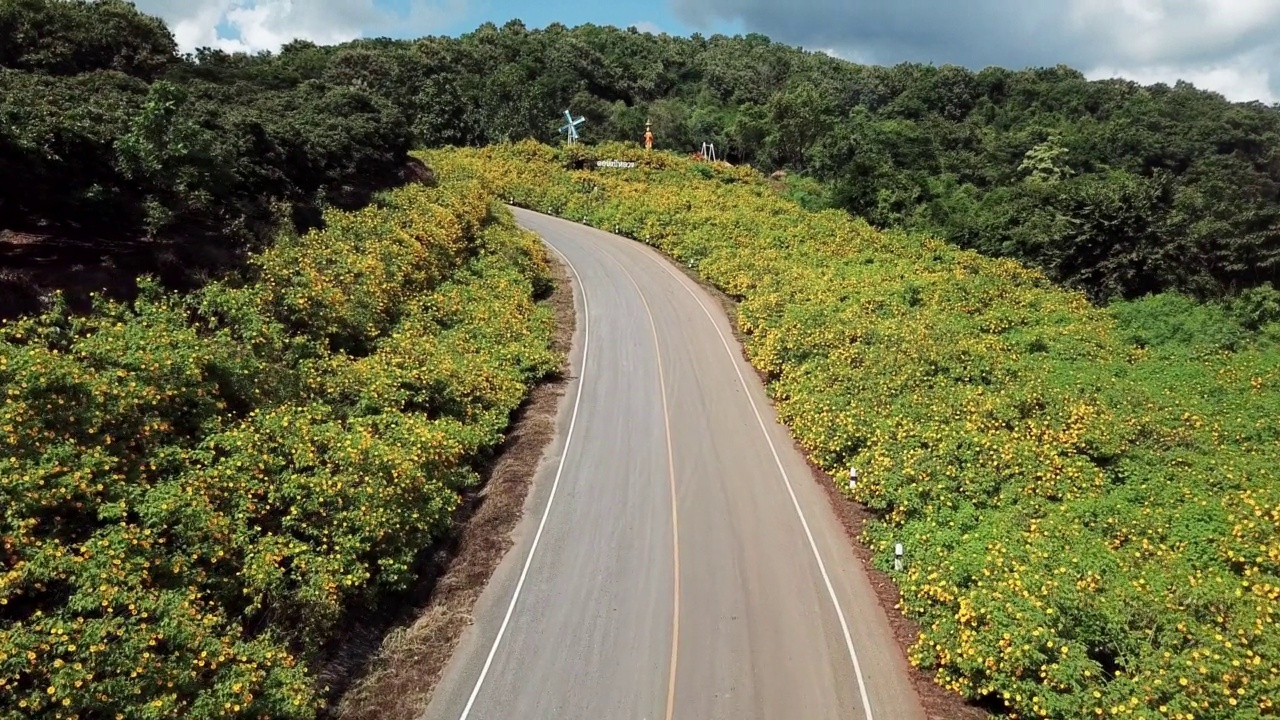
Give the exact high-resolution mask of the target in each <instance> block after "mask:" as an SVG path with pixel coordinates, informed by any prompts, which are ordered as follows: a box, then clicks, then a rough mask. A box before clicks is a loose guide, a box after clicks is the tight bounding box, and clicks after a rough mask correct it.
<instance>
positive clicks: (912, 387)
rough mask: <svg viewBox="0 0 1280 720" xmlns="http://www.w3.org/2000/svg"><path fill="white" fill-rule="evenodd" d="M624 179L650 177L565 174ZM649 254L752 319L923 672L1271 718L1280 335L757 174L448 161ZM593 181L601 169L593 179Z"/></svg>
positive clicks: (1010, 700)
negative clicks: (909, 632)
mask: <svg viewBox="0 0 1280 720" xmlns="http://www.w3.org/2000/svg"><path fill="white" fill-rule="evenodd" d="M583 156H585V158H586V159H588V160H590V159H593V158H601V159H625V160H632V161H635V162H638V163H639V167H638V168H636V169H634V170H627V169H605V168H600V169H594V170H592V169H588V170H570V169H567V168H568V167H570V166H573V165H575V164H577V163H576V162H575V160H576V159H577V158H579V157H583ZM428 159H429V161H430V162H431V163H432V164H433V166H435V167H437V168H438V169H439V170H440V171H441V172H442V174H443V175H445V176H450V175H456V176H461V177H477V178H482V181H483V182H485V183H487V184H489V185H491V186H492V187H494V188H495V189H496V190H497V192H499V193H500V194H502V195H503V196H504V197H507V198H509V199H510V200H511V201H512V202H514V203H515V204H517V205H522V206H525V207H530V208H534V209H538V210H541V211H544V212H549V213H553V214H557V215H561V216H563V217H566V218H572V219H574V220H584V219H585V221H586V222H588V223H590V224H592V225H595V226H597V227H600V228H603V229H607V230H610V231H614V232H619V233H623V234H625V235H628V236H631V237H633V238H636V239H638V240H641V241H643V242H646V243H649V244H651V245H653V246H655V247H657V248H659V249H661V250H663V251H664V252H666V253H667V254H669V255H670V256H671V257H672V258H674V259H675V260H677V261H679V262H680V263H682V264H686V265H688V266H689V267H690V268H691V269H693V270H694V271H696V272H697V273H698V274H699V275H701V276H702V277H703V278H704V279H705V280H707V281H708V282H710V283H713V284H714V285H716V286H717V287H719V288H720V289H722V290H723V291H725V292H726V293H728V294H729V295H731V296H732V297H734V298H736V299H737V300H738V301H740V305H739V309H738V324H739V326H740V328H741V330H742V331H743V332H745V333H746V334H747V336H748V340H747V343H746V348H747V354H748V356H749V359H750V361H751V362H752V364H753V365H755V367H756V368H757V369H759V370H760V371H761V372H763V373H764V374H765V375H766V376H767V377H768V379H769V381H770V385H769V387H770V392H771V394H772V396H773V398H774V400H775V403H776V404H777V407H778V412H779V415H780V417H781V418H782V420H783V421H784V422H786V423H787V424H788V425H789V426H790V428H791V430H792V432H793V433H794V435H795V437H796V438H797V440H798V441H799V442H800V443H801V445H802V446H803V447H804V448H805V449H806V451H807V452H808V453H809V454H810V456H811V457H812V459H813V460H814V461H815V462H816V463H817V464H818V465H820V466H821V467H822V468H824V469H825V470H827V471H828V472H829V473H830V474H831V476H832V478H833V479H834V481H836V482H839V483H841V484H843V483H844V478H845V477H846V475H847V472H848V468H849V467H856V468H858V469H859V477H860V480H859V483H858V485H857V488H856V489H855V490H854V491H853V492H852V496H853V497H854V498H855V499H857V500H858V501H859V502H861V503H864V504H865V505H866V506H868V507H869V508H871V509H872V510H873V511H874V512H875V514H876V517H877V520H876V521H875V522H873V523H872V524H871V525H870V526H869V527H868V529H867V531H866V534H865V541H866V542H867V543H868V544H869V546H870V547H871V548H872V549H873V550H874V551H875V555H876V558H877V562H878V563H879V564H880V565H881V567H884V568H887V567H889V566H891V558H892V547H893V544H894V543H896V542H902V543H904V544H905V546H906V547H907V548H908V558H909V559H908V566H907V570H906V572H905V573H903V574H900V575H896V580H897V582H898V584H899V585H900V588H901V590H902V592H903V598H904V600H903V606H902V609H903V611H904V612H906V613H907V614H908V616H910V617H912V618H915V619H916V620H917V621H918V622H919V624H920V628H921V635H920V638H919V641H918V642H917V643H916V645H915V646H914V648H913V649H912V654H911V658H912V661H913V662H914V663H916V664H918V665H919V666H921V667H925V668H928V669H930V670H932V671H933V672H934V673H935V675H936V678H937V680H938V682H939V683H941V684H942V685H944V686H946V687H948V688H951V689H952V690H955V691H956V692H958V693H960V694H962V695H964V696H965V697H967V698H970V699H972V700H973V701H975V702H978V703H981V704H982V705H984V706H986V707H988V708H990V709H992V710H997V711H1000V712H1004V713H1008V714H1009V715H1010V716H1011V717H1013V716H1017V717H1041V718H1060V719H1061V720H1068V719H1075V718H1080V717H1085V716H1097V717H1105V716H1112V715H1131V716H1134V717H1168V718H1177V717H1196V718H1222V719H1224V720H1225V719H1226V718H1233V719H1239V718H1263V717H1273V716H1274V714H1275V712H1276V708H1275V705H1274V702H1275V698H1276V696H1277V694H1280V628H1278V627H1277V625H1276V621H1277V614H1280V544H1278V543H1277V538H1278V537H1280V534H1278V533H1280V482H1278V480H1280V478H1277V475H1276V465H1275V460H1276V458H1277V457H1280V422H1278V420H1277V419H1278V418H1280V370H1278V368H1280V343H1277V339H1278V338H1280V334H1277V331H1280V328H1277V327H1275V326H1274V325H1272V326H1271V327H1270V328H1269V334H1263V335H1257V334H1251V333H1249V332H1247V331H1245V330H1244V329H1243V328H1242V327H1241V326H1239V325H1238V324H1234V323H1233V321H1232V320H1231V319H1230V318H1229V317H1228V316H1226V315H1225V314H1224V313H1223V312H1222V311H1221V310H1213V309H1210V308H1205V307H1202V306H1197V305H1196V304H1194V303H1192V302H1190V301H1188V300H1186V299H1184V298H1179V297H1178V296H1174V295H1170V296H1161V297H1157V298H1153V299H1149V300H1146V301H1144V302H1141V303H1134V304H1120V305H1116V306H1113V308H1111V309H1109V310H1099V309H1096V308H1094V307H1091V306H1090V304H1089V302H1088V300H1087V299H1086V297H1085V296H1084V295H1083V294H1080V293H1076V292H1069V291H1065V290H1062V289H1058V288H1055V287H1054V286H1053V285H1052V284H1051V283H1050V282H1049V281H1048V280H1047V279H1046V278H1045V277H1044V275H1043V274H1041V273H1039V272H1037V271H1034V270H1028V269H1025V268H1023V267H1020V266H1019V265H1017V264H1016V263H1013V262H1010V261H1008V260H999V259H991V258H986V257H983V256H981V255H978V254H975V253H973V252H970V251H964V250H960V249H958V248H956V247H954V246H951V245H948V244H947V243H944V242H941V241H939V240H936V239H932V238H928V237H926V236H915V235H910V236H909V235H903V234H884V233H880V232H877V231H876V230H874V229H873V228H871V227H870V226H868V225H867V224H865V223H863V222H860V221H855V220H850V219H849V218H848V217H846V216H844V215H843V213H839V212H835V211H830V210H828V211H824V212H817V213H815V212H811V211H808V210H805V209H803V208H802V207H801V206H799V205H798V204H796V203H795V202H793V201H791V200H789V199H786V198H784V197H780V196H779V193H778V190H777V189H776V188H775V187H774V186H772V185H771V184H770V183H769V182H767V181H766V180H765V179H764V178H762V177H760V176H758V175H757V174H756V173H754V172H752V171H750V170H746V169H742V168H732V167H728V166H725V165H711V164H705V163H697V162H692V161H689V160H686V159H679V158H675V157H672V156H670V155H666V154H646V153H645V152H644V151H642V150H638V149H635V147H634V146H632V147H624V146H618V145H612V146H600V147H597V148H581V147H579V148H578V149H576V150H573V149H571V150H566V151H556V150H553V149H551V148H548V147H545V146H540V145H536V144H533V143H525V144H521V145H516V146H501V147H494V148H490V149H485V150H459V151H444V152H435V153H429V154H428ZM589 164H590V163H588V165H589Z"/></svg>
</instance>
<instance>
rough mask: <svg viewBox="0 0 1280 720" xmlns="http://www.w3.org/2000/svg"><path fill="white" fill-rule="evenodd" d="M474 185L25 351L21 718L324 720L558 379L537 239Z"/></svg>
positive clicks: (11, 598)
mask: <svg viewBox="0 0 1280 720" xmlns="http://www.w3.org/2000/svg"><path fill="white" fill-rule="evenodd" d="M496 210H497V212H496V214H495V208H494V206H493V205H492V197H491V196H490V195H488V194H486V193H485V192H484V191H483V190H482V189H481V188H480V187H479V186H478V185H476V184H474V183H460V184H451V185H449V186H448V187H446V188H443V189H439V190H431V189H426V188H422V187H417V186H415V187H408V188H405V189H402V190H398V191H395V192H394V193H391V194H390V195H388V196H387V198H386V200H385V201H384V202H383V203H382V204H380V205H377V206H371V207H369V208H366V209H364V210H361V211H359V212H354V213H340V212H334V213H330V214H329V215H328V217H327V225H328V227H327V229H326V230H324V231H323V232H312V233H309V234H307V235H305V236H302V237H295V236H285V237H282V238H280V239H279V240H278V241H277V242H276V243H275V245H274V246H273V247H271V248H270V249H268V250H267V251H265V252H264V253H262V254H261V255H259V256H256V257H255V258H254V259H253V263H252V264H253V267H254V271H253V273H252V277H251V279H249V280H248V281H246V282H236V281H234V280H228V281H224V282H218V283H214V284H211V285H209V286H207V287H206V288H205V289H203V290H201V291H199V292H197V293H195V294H192V295H189V296H179V295H174V294H166V293H163V292H161V291H160V290H158V289H157V288H155V287H154V286H150V287H147V288H145V289H144V292H143V293H142V297H141V298H140V299H139V301H138V303H137V304H136V306H135V307H133V308H129V307H126V306H123V305H119V304H110V303H103V304H101V305H100V307H99V308H98V310H97V311H96V312H95V313H93V314H92V315H90V316H88V317H74V316H71V315H69V314H67V313H65V312H63V311H60V310H55V311H53V312H50V313H48V314H45V315H42V316H39V317H33V318H28V319H25V320H23V321H20V322H16V323H11V324H7V325H4V326H3V327H0V388H3V392H4V395H3V396H2V397H0V430H2V432H0V478H3V479H4V480H3V482H0V717H3V718H13V719H14V720H17V719H18V718H73V717H79V718H112V717H121V718H215V717H216V718H261V717H269V718H309V717H313V716H314V715H315V713H316V710H317V697H318V695H317V693H318V689H317V688H316V687H315V679H314V676H313V674H312V671H313V667H312V661H313V660H314V659H315V657H316V652H317V650H318V649H319V648H320V647H321V645H322V644H323V643H324V642H325V641H326V640H328V639H329V638H331V637H332V636H333V635H334V632H335V630H336V629H337V628H338V626H339V624H340V622H341V620H342V617H343V615H344V614H345V613H350V612H357V613H358V612H360V611H361V609H362V608H367V607H369V606H370V605H371V604H372V603H374V602H375V601H376V600H377V599H378V598H379V597H382V596H384V595H385V594H386V593H388V592H391V591H396V590H399V589H403V588H405V587H406V586H407V585H408V583H409V582H410V581H411V580H412V577H413V574H412V573H413V563H414V559H415V556H416V555H417V554H418V553H419V552H421V551H422V550H423V549H424V548H425V547H427V546H428V545H430V544H431V543H432V542H433V541H434V540H436V539H438V538H439V537H440V536H441V534H442V533H443V532H444V531H445V530H446V529H447V528H448V525H449V521H450V517H451V513H452V511H453V510H454V508H455V507H456V506H457V504H458V501H459V493H460V492H461V491H462V490H463V489H465V488H467V487H468V486H470V485H472V484H474V483H475V482H476V480H477V475H476V472H475V471H474V470H473V466H474V464H475V463H476V461H477V460H479V459H481V458H482V457H483V456H484V455H485V454H486V453H487V452H489V451H490V450H491V449H493V448H494V447H496V446H497V444H498V443H499V441H500V440H501V437H502V434H503V432H504V431H505V428H506V426H507V423H508V417H509V413H510V412H511V411H512V410H513V409H514V408H515V407H516V406H517V405H518V404H519V403H520V402H521V400H522V398H523V397H524V395H525V392H526V389H527V387H528V385H529V384H530V383H532V382H533V381H535V380H536V379H538V378H539V377H541V376H543V375H545V374H546V373H547V372H550V371H551V370H552V369H553V368H554V367H555V365H556V359H555V358H554V357H553V356H552V353H551V352H550V350H549V342H550V333H551V330H552V327H551V324H552V319H551V316H550V313H549V311H548V310H547V308H545V307H543V306H541V305H538V304H536V303H535V300H534V298H535V297H536V295H537V293H540V292H543V291H545V290H546V286H547V284H548V282H549V279H548V277H549V276H548V275H547V269H546V267H545V264H544V263H545V260H544V256H543V253H542V249H541V246H540V245H539V244H538V243H537V241H536V238H534V237H532V236H531V235H529V234H526V233H523V232H521V231H519V230H518V229H516V228H515V226H514V224H513V222H512V221H511V219H510V217H509V215H508V214H506V213H505V211H504V210H501V209H496Z"/></svg>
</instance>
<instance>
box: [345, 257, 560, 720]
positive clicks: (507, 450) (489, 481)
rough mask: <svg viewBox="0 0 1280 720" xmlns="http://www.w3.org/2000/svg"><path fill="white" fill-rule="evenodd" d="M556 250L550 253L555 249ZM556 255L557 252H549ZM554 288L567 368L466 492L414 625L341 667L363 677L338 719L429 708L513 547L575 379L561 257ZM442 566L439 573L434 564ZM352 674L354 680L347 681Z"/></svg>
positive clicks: (413, 718) (412, 715)
mask: <svg viewBox="0 0 1280 720" xmlns="http://www.w3.org/2000/svg"><path fill="white" fill-rule="evenodd" d="M549 254H550V253H549ZM550 255H554V254H550ZM552 268H553V272H554V273H555V276H556V278H555V291H554V292H553V293H552V295H551V297H550V299H549V302H550V304H551V306H552V307H553V308H554V310H555V316H556V332H555V336H554V338H553V345H554V347H555V349H556V351H557V352H560V353H562V354H563V356H564V357H565V364H564V365H563V366H562V368H561V371H560V373H559V374H558V375H557V376H556V377H553V378H551V379H549V380H548V381H546V382H543V383H542V384H539V385H537V386H535V387H534V388H533V390H532V392H531V393H530V394H529V397H528V398H527V399H526V400H525V403H524V405H522V406H521V408H520V409H519V410H518V411H517V413H516V415H515V417H514V422H513V425H512V429H511V431H510V432H509V433H508V435H507V440H506V442H505V443H503V445H502V447H501V448H500V449H499V450H498V452H497V453H496V454H495V455H494V459H493V461H492V462H491V463H490V464H489V465H488V467H486V468H484V469H483V471H482V478H483V480H482V482H481V484H480V485H479V487H478V488H477V489H476V490H475V491H473V493H472V494H471V495H469V496H468V497H464V498H463V504H462V506H461V507H460V508H459V510H458V512H457V514H456V516H455V519H454V531H453V532H452V533H451V536H452V537H453V538H454V540H453V541H452V542H450V543H449V544H448V545H447V546H445V547H441V548H438V549H436V551H435V553H434V556H433V558H432V560H431V565H432V569H429V570H428V571H427V572H426V573H425V577H424V582H423V585H424V587H421V588H419V591H418V593H417V595H418V597H419V598H422V601H421V604H419V605H418V606H417V607H418V609H417V611H416V612H415V613H414V615H413V619H412V621H411V622H409V623H408V624H401V625H400V626H399V627H396V628H395V629H393V630H392V631H391V632H390V633H387V634H386V635H385V637H382V636H381V635H378V637H382V640H381V642H380V644H379V645H378V646H377V647H374V648H371V650H372V652H368V653H366V657H365V658H364V660H363V662H362V663H359V664H358V665H357V666H356V667H350V665H352V664H353V663H351V662H348V663H346V667H334V668H332V669H331V670H330V671H328V672H326V673H325V674H326V675H327V676H328V677H329V678H330V679H332V680H333V681H335V682H342V681H343V680H342V679H343V677H344V676H345V677H355V678H356V680H355V681H354V682H353V683H351V684H350V686H349V688H348V689H346V690H345V692H343V694H342V697H341V700H340V701H339V702H338V703H336V705H335V706H334V707H333V708H332V709H331V710H330V711H329V712H328V716H329V717H331V718H339V719H340V720H418V718H421V717H422V715H423V713H424V712H425V711H426V708H427V704H428V703H429V702H430V700H431V696H432V693H433V692H434V690H435V687H436V684H437V683H438V682H439V681H440V676H441V675H442V674H443V672H444V668H445V665H446V664H447V663H448V662H449V658H450V657H451V656H452V655H453V651H454V649H455V648H456V647H457V644H458V641H459V639H460V638H461V637H462V633H463V632H464V631H465V630H466V628H467V626H468V625H470V624H471V622H472V611H473V609H474V607H475V604H476V601H477V600H479V598H480V593H481V592H482V591H483V590H484V588H485V586H486V585H487V584H488V582H489V578H490V577H491V576H492V575H493V572H494V570H495V569H496V568H497V567H498V563H499V562H500V561H501V560H502V558H503V556H504V555H506V553H507V551H508V550H509V549H511V546H512V543H513V541H512V532H513V531H514V530H515V527H516V525H517V524H518V523H519V522H520V519H521V517H522V516H523V513H524V502H525V498H526V497H527V496H528V493H529V490H530V488H531V487H532V484H533V478H534V475H535V473H536V472H537V469H538V465H539V463H540V462H541V460H542V455H543V452H544V450H545V449H546V447H547V445H548V443H550V442H551V440H552V439H553V438H554V437H555V432H556V416H557V414H558V412H559V406H560V399H561V397H562V396H563V395H564V392H565V388H566V386H567V384H568V378H569V368H568V356H569V350H570V346H571V344H572V342H573V333H574V327H575V315H574V305H573V287H572V285H571V284H570V281H569V277H568V275H567V274H566V272H565V271H564V268H563V267H562V266H561V264H560V263H559V261H558V260H556V261H554V262H552ZM433 570H434V571H433ZM348 682H349V681H348Z"/></svg>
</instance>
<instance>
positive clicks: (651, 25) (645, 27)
mask: <svg viewBox="0 0 1280 720" xmlns="http://www.w3.org/2000/svg"><path fill="white" fill-rule="evenodd" d="M635 29H637V30H639V31H640V32H642V33H652V34H654V35H661V34H662V32H663V30H662V28H660V27H658V23H655V22H650V21H648V20H641V21H640V22H638V23H635Z"/></svg>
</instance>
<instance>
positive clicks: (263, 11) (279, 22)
mask: <svg viewBox="0 0 1280 720" xmlns="http://www.w3.org/2000/svg"><path fill="white" fill-rule="evenodd" d="M463 4H464V0H439V1H437V2H428V1H427V0H411V1H410V3H409V11H408V12H407V13H397V12H394V11H392V10H390V9H388V8H386V7H384V6H383V5H381V4H380V3H378V2H377V0H137V5H138V8H139V9H140V10H142V11H143V12H146V13H150V14H153V15H158V16H160V17H162V18H164V19H165V21H166V22H168V23H169V26H170V27H171V28H173V34H174V37H175V38H176V39H177V41H178V46H179V47H181V48H182V49H183V50H184V51H191V50H194V49H195V48H197V47H202V46H204V47H216V48H221V49H223V50H227V51H237V50H244V51H248V52H255V51H258V50H276V49H277V48H279V47H280V46H281V45H283V44H285V43H287V42H289V41H291V40H294V39H298V38H304V39H307V40H311V41H313V42H316V43H321V44H332V43H340V42H345V41H347V40H351V39H354V38H357V37H364V36H370V35H374V36H376V35H383V34H391V33H396V34H404V33H406V32H407V33H417V34H428V33H430V32H433V31H434V30H436V29H437V28H439V27H440V26H441V25H442V24H444V23H445V22H447V21H448V20H450V19H451V18H453V17H455V16H457V15H458V14H460V13H461V12H462V10H463V9H464V8H463ZM227 29H229V30H230V32H226V30H227Z"/></svg>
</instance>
